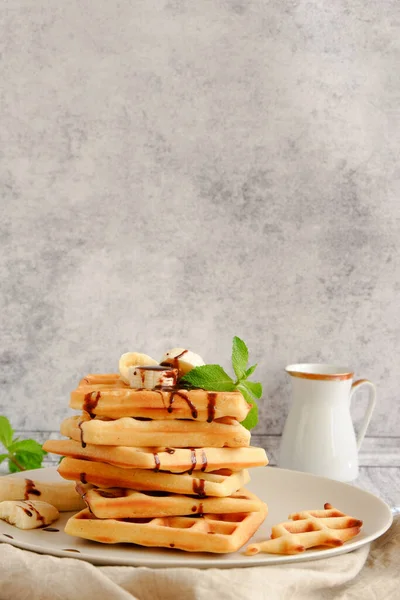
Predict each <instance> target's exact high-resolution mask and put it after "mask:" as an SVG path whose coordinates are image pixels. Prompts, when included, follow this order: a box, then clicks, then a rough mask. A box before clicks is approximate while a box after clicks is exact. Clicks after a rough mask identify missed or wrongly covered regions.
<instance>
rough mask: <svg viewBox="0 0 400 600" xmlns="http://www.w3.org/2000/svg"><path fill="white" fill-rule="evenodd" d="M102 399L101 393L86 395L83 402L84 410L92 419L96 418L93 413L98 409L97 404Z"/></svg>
mask: <svg viewBox="0 0 400 600" xmlns="http://www.w3.org/2000/svg"><path fill="white" fill-rule="evenodd" d="M100 398H101V393H100V392H89V393H88V394H85V397H84V400H83V410H85V411H86V412H87V413H88V414H89V416H90V418H91V419H94V417H95V415H94V414H93V411H94V410H95V409H96V406H97V403H98V401H99V400H100Z"/></svg>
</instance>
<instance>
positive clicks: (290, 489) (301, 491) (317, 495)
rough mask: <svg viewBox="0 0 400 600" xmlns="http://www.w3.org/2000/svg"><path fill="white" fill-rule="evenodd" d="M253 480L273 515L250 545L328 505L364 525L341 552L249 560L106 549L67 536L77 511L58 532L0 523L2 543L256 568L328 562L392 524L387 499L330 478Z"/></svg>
mask: <svg viewBox="0 0 400 600" xmlns="http://www.w3.org/2000/svg"><path fill="white" fill-rule="evenodd" d="M13 477H29V478H31V479H36V480H39V479H40V480H42V481H44V480H45V481H56V480H57V479H58V478H59V477H60V476H59V475H58V473H57V471H56V469H55V468H54V467H49V468H47V469H38V470H35V471H26V472H24V473H16V474H15V475H13ZM251 477H252V480H251V482H250V484H249V485H248V486H247V487H248V488H249V489H250V490H251V491H252V492H254V493H255V494H257V495H258V496H259V497H260V498H261V499H262V500H263V501H264V502H266V503H267V504H268V507H269V514H268V517H267V518H266V520H265V521H264V523H263V524H262V526H261V527H260V528H259V530H258V531H257V532H256V534H255V535H254V536H253V538H252V539H251V541H253V542H257V541H261V540H265V539H268V538H269V536H270V532H271V526H272V525H273V524H276V523H279V522H281V521H286V520H287V517H288V515H289V514H290V513H292V512H297V511H300V510H307V509H318V508H323V505H324V503H325V502H329V503H330V504H332V505H333V506H334V507H335V508H339V510H342V511H343V512H345V513H346V514H348V515H350V516H352V517H355V518H357V519H362V520H363V521H364V525H363V528H362V530H361V533H360V534H359V535H358V536H357V537H356V538H354V539H353V540H351V541H349V542H346V543H345V544H344V545H343V546H340V547H339V548H327V549H326V550H307V551H306V552H303V553H301V554H297V555H291V556H279V555H274V554H261V553H260V554H256V555H255V556H244V554H243V551H244V549H245V548H246V546H247V544H245V546H244V547H243V549H242V550H241V551H239V552H235V553H233V554H224V555H214V554H206V553H188V552H183V551H180V550H170V549H159V548H144V547H141V546H135V545H131V544H116V545H106V544H100V543H98V542H92V541H87V540H82V539H80V538H75V537H71V536H69V535H67V534H65V533H64V531H63V529H64V525H65V523H66V521H67V519H68V518H69V516H70V515H71V514H72V513H62V514H61V517H60V519H59V520H58V521H57V522H56V523H53V524H52V525H51V527H52V528H54V529H57V530H58V531H53V532H51V531H46V530H45V529H33V530H27V531H24V530H21V529H17V528H16V527H13V526H12V525H9V524H8V523H6V522H5V521H0V542H8V543H9V544H12V545H13V546H18V547H19V548H24V549H26V550H33V551H34V552H39V553H41V554H52V555H54V556H62V557H68V558H72V557H73V558H79V559H82V560H86V561H88V562H91V563H93V564H99V565H133V566H145V567H196V568H207V567H219V568H228V567H251V566H256V565H272V564H281V563H288V562H295V561H296V562H297V561H305V560H314V559H318V558H327V557H329V556H335V555H337V554H343V553H345V552H350V551H351V550H355V549H356V548H359V547H360V546H363V545H364V544H367V543H368V542H371V541H372V540H374V539H376V538H377V537H379V536H380V535H382V534H383V533H384V532H385V531H386V530H387V529H389V527H390V525H391V523H392V513H391V510H390V508H389V507H388V506H387V504H385V503H384V502H383V501H382V500H380V499H379V498H377V497H376V496H373V495H372V494H370V493H368V492H365V491H363V490H361V489H359V488H357V487H353V486H352V485H348V484H345V483H339V482H337V481H333V480H331V479H325V478H323V477H317V476H315V475H309V474H308V473H300V472H298V471H288V470H286V469H278V468H274V467H262V468H258V469H251Z"/></svg>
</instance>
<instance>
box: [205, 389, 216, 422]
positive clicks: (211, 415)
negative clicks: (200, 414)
mask: <svg viewBox="0 0 400 600" xmlns="http://www.w3.org/2000/svg"><path fill="white" fill-rule="evenodd" d="M207 397H208V405H207V413H208V417H207V423H211V422H212V421H214V419H215V403H216V401H217V394H216V393H215V392H208V394H207Z"/></svg>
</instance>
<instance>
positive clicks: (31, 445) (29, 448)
mask: <svg viewBox="0 0 400 600" xmlns="http://www.w3.org/2000/svg"><path fill="white" fill-rule="evenodd" d="M8 451H9V452H27V453H29V454H38V455H39V456H44V455H45V454H47V452H45V451H44V450H42V446H41V445H40V444H39V442H36V441H35V440H17V441H14V442H13V443H12V444H10V446H8Z"/></svg>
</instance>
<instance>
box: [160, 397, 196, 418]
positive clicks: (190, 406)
mask: <svg viewBox="0 0 400 600" xmlns="http://www.w3.org/2000/svg"><path fill="white" fill-rule="evenodd" d="M175 396H179V397H180V398H183V399H184V401H185V402H186V404H187V405H188V407H189V408H190V412H191V415H192V417H193V419H197V417H198V412H197V408H196V407H195V405H194V404H193V402H192V401H191V400H190V399H189V398H188V397H187V395H186V394H185V393H184V392H182V390H172V391H171V395H170V397H169V406H168V408H167V411H168V412H169V413H170V414H171V413H172V411H173V406H172V405H173V403H174V400H175Z"/></svg>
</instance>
